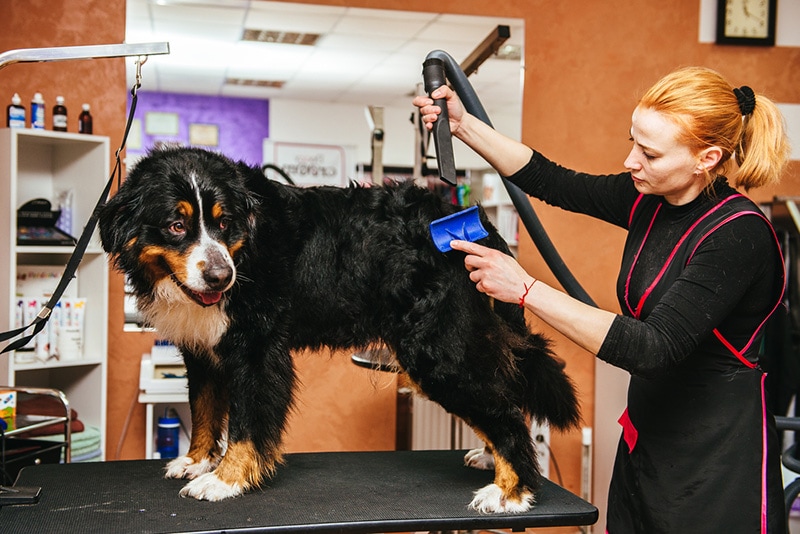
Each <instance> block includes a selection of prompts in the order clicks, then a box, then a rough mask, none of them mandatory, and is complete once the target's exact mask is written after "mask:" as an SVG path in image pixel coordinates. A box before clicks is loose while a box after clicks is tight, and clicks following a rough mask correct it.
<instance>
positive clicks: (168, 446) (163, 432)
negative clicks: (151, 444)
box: [156, 416, 181, 458]
mask: <svg viewBox="0 0 800 534" xmlns="http://www.w3.org/2000/svg"><path fill="white" fill-rule="evenodd" d="M180 424H181V420H180V419H179V418H177V417H170V416H164V417H159V418H158V436H157V437H156V451H158V453H159V455H160V457H161V458H177V457H178V429H179V428H180Z"/></svg>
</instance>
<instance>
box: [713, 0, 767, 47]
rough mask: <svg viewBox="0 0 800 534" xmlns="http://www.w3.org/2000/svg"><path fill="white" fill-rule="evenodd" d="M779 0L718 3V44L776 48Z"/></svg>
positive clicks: (722, 0)
mask: <svg viewBox="0 0 800 534" xmlns="http://www.w3.org/2000/svg"><path fill="white" fill-rule="evenodd" d="M776 4H777V0H717V43H718V44H731V45H748V46H753V45H755V46H774V45H775V12H776Z"/></svg>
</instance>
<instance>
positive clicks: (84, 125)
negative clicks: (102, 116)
mask: <svg viewBox="0 0 800 534" xmlns="http://www.w3.org/2000/svg"><path fill="white" fill-rule="evenodd" d="M78 133H82V134H90V133H92V114H91V113H89V104H84V105H83V111H81V114H80V115H79V116H78Z"/></svg>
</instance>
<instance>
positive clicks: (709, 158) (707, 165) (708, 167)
mask: <svg viewBox="0 0 800 534" xmlns="http://www.w3.org/2000/svg"><path fill="white" fill-rule="evenodd" d="M697 157H698V159H697V171H698V172H699V173H701V174H704V173H710V172H711V171H713V170H714V169H715V168H716V167H717V165H719V164H720V163H722V149H721V148H719V147H718V146H710V147H707V148H704V149H703V150H701V151H700V153H699V154H698V155H697Z"/></svg>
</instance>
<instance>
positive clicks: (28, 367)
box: [14, 358, 103, 372]
mask: <svg viewBox="0 0 800 534" xmlns="http://www.w3.org/2000/svg"><path fill="white" fill-rule="evenodd" d="M102 364H103V360H102V359H101V358H82V359H79V360H50V361H47V362H40V361H37V362H30V363H28V362H19V361H18V362H15V363H14V370H15V371H17V372H21V371H41V370H45V369H63V368H65V367H81V366H88V365H102Z"/></svg>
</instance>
